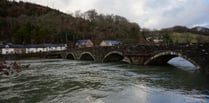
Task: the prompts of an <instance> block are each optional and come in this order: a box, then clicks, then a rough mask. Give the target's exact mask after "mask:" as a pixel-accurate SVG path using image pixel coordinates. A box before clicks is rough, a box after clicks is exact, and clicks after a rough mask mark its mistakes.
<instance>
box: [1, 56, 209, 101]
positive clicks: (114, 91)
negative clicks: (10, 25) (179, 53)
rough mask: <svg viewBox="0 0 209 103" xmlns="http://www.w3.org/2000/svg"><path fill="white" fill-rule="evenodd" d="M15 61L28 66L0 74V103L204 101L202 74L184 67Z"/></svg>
mask: <svg viewBox="0 0 209 103" xmlns="http://www.w3.org/2000/svg"><path fill="white" fill-rule="evenodd" d="M17 62H19V63H21V64H31V65H30V68H29V69H24V70H22V71H20V72H19V73H15V74H12V75H9V76H5V75H3V76H0V103H209V79H208V77H206V76H205V75H202V74H201V73H194V72H192V71H193V70H190V69H187V68H186V67H185V68H184V69H179V68H175V67H171V66H165V67H163V66H138V65H129V64H124V63H96V62H90V61H72V60H64V59H41V60H18V61H17ZM183 62H184V61H178V62H176V63H177V64H178V63H180V64H181V63H183ZM183 64H184V63H183ZM185 69H186V70H185Z"/></svg>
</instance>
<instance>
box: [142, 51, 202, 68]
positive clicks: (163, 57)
mask: <svg viewBox="0 0 209 103" xmlns="http://www.w3.org/2000/svg"><path fill="white" fill-rule="evenodd" d="M174 57H182V58H184V59H186V60H188V61H189V62H191V63H192V64H193V65H194V66H195V67H196V68H197V69H200V66H199V65H198V64H197V63H196V62H195V61H194V60H192V59H191V58H189V57H188V56H186V55H183V54H182V53H178V52H174V51H166V52H161V53H158V54H155V55H154V56H152V57H151V58H149V59H148V60H146V61H145V62H144V65H149V64H157V63H159V64H165V63H167V62H168V61H169V60H170V59H172V58H174Z"/></svg>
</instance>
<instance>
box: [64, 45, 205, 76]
mask: <svg viewBox="0 0 209 103" xmlns="http://www.w3.org/2000/svg"><path fill="white" fill-rule="evenodd" d="M208 53H209V44H190V45H189V44H182V45H125V46H110V47H92V48H75V49H68V50H66V51H65V52H62V54H61V56H62V58H66V59H71V60H92V61H96V62H115V61H121V60H125V61H126V62H128V63H130V64H139V65H164V64H167V62H168V61H169V60H170V59H172V58H174V57H182V58H184V59H186V60H188V61H190V62H191V63H192V64H194V66H196V68H197V69H198V70H200V71H201V72H204V73H207V74H209V54H208Z"/></svg>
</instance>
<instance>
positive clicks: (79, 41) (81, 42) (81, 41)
mask: <svg viewBox="0 0 209 103" xmlns="http://www.w3.org/2000/svg"><path fill="white" fill-rule="evenodd" d="M88 41H91V40H78V41H77V42H76V44H75V45H81V44H86V43H87V42H88Z"/></svg>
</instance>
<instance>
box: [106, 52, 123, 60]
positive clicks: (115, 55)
mask: <svg viewBox="0 0 209 103" xmlns="http://www.w3.org/2000/svg"><path fill="white" fill-rule="evenodd" d="M123 58H124V55H123V53H122V52H119V51H111V52H109V53H107V54H106V55H105V56H104V58H103V60H102V62H116V61H121V60H123Z"/></svg>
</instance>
